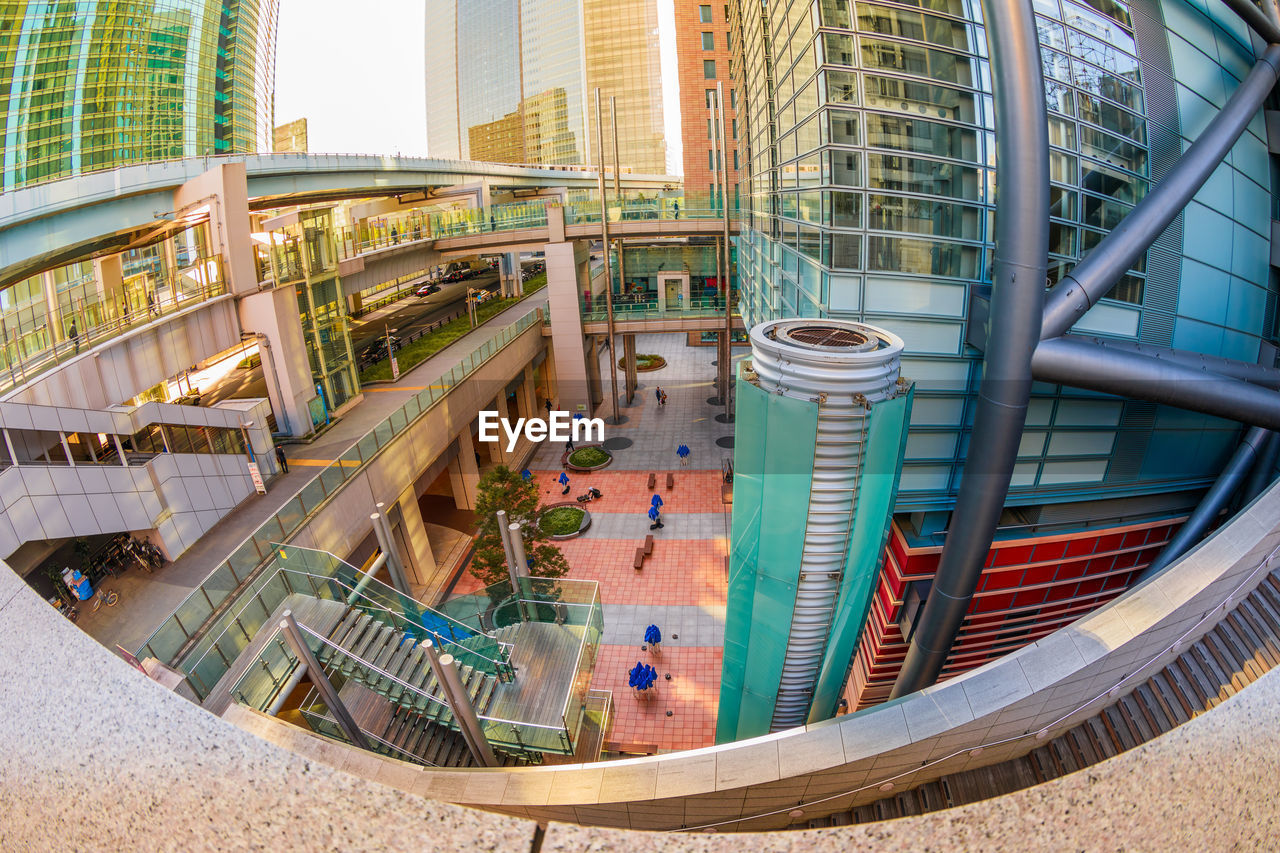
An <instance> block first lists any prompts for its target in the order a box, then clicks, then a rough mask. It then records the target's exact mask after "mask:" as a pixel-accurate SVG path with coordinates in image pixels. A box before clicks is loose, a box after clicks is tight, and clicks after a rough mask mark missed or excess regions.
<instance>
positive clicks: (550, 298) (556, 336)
mask: <svg viewBox="0 0 1280 853" xmlns="http://www.w3.org/2000/svg"><path fill="white" fill-rule="evenodd" d="M546 261H547V302H548V305H549V307H550V308H551V342H552V346H553V355H554V357H555V373H556V395H557V396H556V398H555V404H556V406H557V407H558V408H559V409H561V410H563V411H568V412H586V413H589V412H591V411H592V410H593V409H594V406H593V405H592V399H591V390H590V387H589V379H588V373H587V371H588V370H589V362H588V358H587V347H586V342H585V340H584V337H583V331H582V314H581V312H580V310H579V307H578V298H579V294H580V293H583V292H584V291H585V290H586V289H588V288H589V287H590V286H591V285H590V279H589V278H588V275H589V273H588V268H589V264H588V261H589V256H588V253H587V244H586V243H584V242H580V241H578V242H570V243H548V244H547V246H546ZM596 374H597V382H598V376H599V368H598V366H597V368H596Z"/></svg>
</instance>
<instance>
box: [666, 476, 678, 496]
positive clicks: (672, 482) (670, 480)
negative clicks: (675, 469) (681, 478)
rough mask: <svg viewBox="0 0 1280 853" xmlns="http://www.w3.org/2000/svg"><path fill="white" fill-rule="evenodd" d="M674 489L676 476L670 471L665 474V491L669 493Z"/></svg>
mask: <svg viewBox="0 0 1280 853" xmlns="http://www.w3.org/2000/svg"><path fill="white" fill-rule="evenodd" d="M675 487H676V475H675V474H672V473H671V472H670V471H668V472H667V491H668V492H669V491H671V490H672V489H674V488H675Z"/></svg>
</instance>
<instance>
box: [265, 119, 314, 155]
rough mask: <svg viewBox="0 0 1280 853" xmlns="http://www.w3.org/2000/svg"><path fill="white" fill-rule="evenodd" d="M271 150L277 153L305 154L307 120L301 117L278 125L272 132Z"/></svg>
mask: <svg viewBox="0 0 1280 853" xmlns="http://www.w3.org/2000/svg"><path fill="white" fill-rule="evenodd" d="M271 150H272V151H274V152H275V153H277V154H305V153H306V152H307V120H306V119H305V118H300V119H297V120H295V121H291V122H289V123H288V124H282V125H279V126H278V127H276V128H275V130H273V131H272V133H271Z"/></svg>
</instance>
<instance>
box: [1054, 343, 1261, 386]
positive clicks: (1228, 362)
mask: <svg viewBox="0 0 1280 853" xmlns="http://www.w3.org/2000/svg"><path fill="white" fill-rule="evenodd" d="M1062 339H1063V340H1064V341H1079V342H1080V343H1085V344H1088V345H1089V346H1093V347H1100V348H1101V349H1104V350H1116V351H1119V352H1123V353H1131V354H1133V355H1141V356H1143V357H1144V358H1149V359H1153V360H1155V361H1164V362H1169V363H1172V364H1176V365H1179V366H1181V367H1185V368H1187V369H1189V370H1194V371H1196V372H1197V373H1200V374H1202V375H1203V376H1204V377H1205V378H1215V379H1217V378H1221V377H1227V378H1228V379H1239V380H1240V381H1241V382H1248V383H1250V384H1252V385H1261V386H1262V387H1263V388H1276V389H1280V368H1275V367H1267V366H1266V365H1263V364H1255V363H1250V362H1247V361H1237V360H1236V359H1233V358H1221V357H1219V356H1216V355H1204V354H1203V353H1198V352H1191V351H1190V350H1182V349H1169V348H1168V347H1155V346H1151V345H1150V344H1140V343H1137V342H1136V341H1113V340H1109V339H1107V338H1093V337H1086V336H1084V335H1063V336H1062Z"/></svg>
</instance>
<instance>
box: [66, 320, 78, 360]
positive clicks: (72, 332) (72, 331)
mask: <svg viewBox="0 0 1280 853" xmlns="http://www.w3.org/2000/svg"><path fill="white" fill-rule="evenodd" d="M67 337H69V338H71V343H73V344H75V345H76V355H79V354H80V332H79V331H78V330H77V329H76V321H75V320H72V321H71V328H69V329H67Z"/></svg>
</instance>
